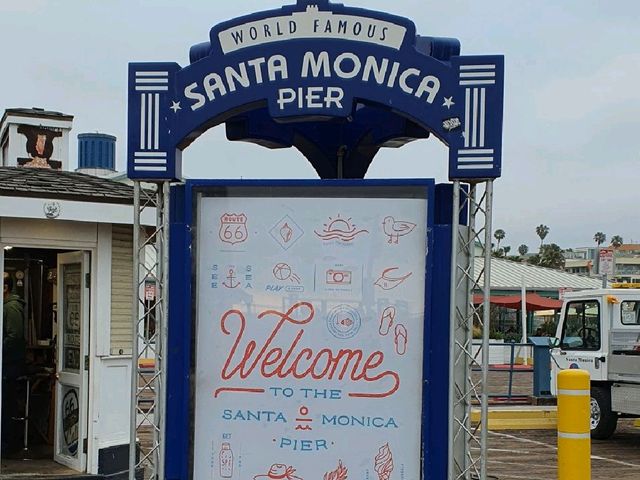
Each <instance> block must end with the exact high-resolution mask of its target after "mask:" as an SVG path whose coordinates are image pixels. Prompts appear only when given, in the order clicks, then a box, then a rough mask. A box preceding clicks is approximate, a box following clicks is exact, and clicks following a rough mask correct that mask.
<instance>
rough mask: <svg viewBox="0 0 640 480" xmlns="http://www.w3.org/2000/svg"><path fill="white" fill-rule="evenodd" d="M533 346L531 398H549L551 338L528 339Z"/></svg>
mask: <svg viewBox="0 0 640 480" xmlns="http://www.w3.org/2000/svg"><path fill="white" fill-rule="evenodd" d="M529 343H531V344H532V345H533V396H534V397H548V396H551V354H550V352H549V349H550V348H551V338H549V337H529Z"/></svg>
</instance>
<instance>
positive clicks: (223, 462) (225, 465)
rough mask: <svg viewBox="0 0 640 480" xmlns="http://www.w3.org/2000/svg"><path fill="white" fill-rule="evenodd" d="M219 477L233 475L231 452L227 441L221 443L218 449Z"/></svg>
mask: <svg viewBox="0 0 640 480" xmlns="http://www.w3.org/2000/svg"><path fill="white" fill-rule="evenodd" d="M220 477H222V478H231V477H233V452H232V451H231V445H230V444H228V443H223V444H222V449H221V450H220Z"/></svg>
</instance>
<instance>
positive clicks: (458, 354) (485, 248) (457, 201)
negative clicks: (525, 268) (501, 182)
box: [448, 180, 493, 480]
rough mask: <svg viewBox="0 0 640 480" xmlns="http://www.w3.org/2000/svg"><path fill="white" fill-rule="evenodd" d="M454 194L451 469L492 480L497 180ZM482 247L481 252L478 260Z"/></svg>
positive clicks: (457, 188)
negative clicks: (476, 345) (476, 332)
mask: <svg viewBox="0 0 640 480" xmlns="http://www.w3.org/2000/svg"><path fill="white" fill-rule="evenodd" d="M453 191H454V194H453V219H452V226H453V228H452V250H451V253H452V264H451V265H452V270H453V271H452V275H451V298H450V306H451V307H450V316H451V318H450V352H451V355H450V374H449V375H450V376H449V378H450V382H449V399H450V410H449V418H450V427H449V465H448V470H449V478H451V479H455V480H467V479H469V478H479V479H483V480H484V479H486V478H487V477H486V472H487V465H486V452H487V426H488V405H489V403H488V398H489V397H488V381H487V379H488V364H489V332H490V325H489V322H490V309H489V306H490V304H489V296H490V291H491V283H490V278H491V218H492V209H493V205H492V203H493V181H492V180H488V181H485V182H476V183H471V184H469V185H468V191H467V189H466V188H465V187H463V185H462V184H461V182H459V181H455V182H454V187H453ZM467 210H468V226H464V225H461V222H460V217H461V216H462V215H463V214H464V213H465V212H466V211H467ZM478 224H480V227H477V226H476V225H478ZM477 248H480V250H481V251H480V252H479V253H478V254H477V255H476V250H477ZM474 257H479V258H482V268H481V269H480V271H475V268H474ZM473 292H480V294H481V295H483V303H482V304H481V305H477V306H476V305H473V301H472V295H473ZM474 322H477V323H478V324H479V325H480V326H481V327H482V346H481V348H480V350H479V352H478V354H477V355H481V356H482V361H478V358H477V356H474V355H473V353H472V344H473V325H474ZM474 367H477V368H478V369H480V370H481V377H480V379H479V380H478V379H475V378H473V377H472V372H473V369H474ZM474 404H475V405H480V414H481V415H480V422H479V424H478V425H472V424H471V409H472V407H473V406H474ZM474 452H478V453H474Z"/></svg>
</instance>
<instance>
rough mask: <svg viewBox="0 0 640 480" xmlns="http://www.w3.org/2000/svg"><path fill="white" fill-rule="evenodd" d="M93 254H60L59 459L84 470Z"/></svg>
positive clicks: (58, 460) (56, 428)
mask: <svg viewBox="0 0 640 480" xmlns="http://www.w3.org/2000/svg"><path fill="white" fill-rule="evenodd" d="M89 285H90V279H89V253H87V252H72V253H63V254H60V255H58V341H57V365H56V370H57V371H56V379H57V383H56V423H55V430H56V431H55V445H54V447H55V452H54V459H55V461H56V462H58V463H61V464H63V465H67V466H68V467H70V468H73V469H74V470H78V471H80V472H83V471H84V470H85V469H86V463H87V461H86V452H85V448H86V446H85V444H84V439H85V438H86V432H87V400H86V399H87V390H88V389H87V386H88V376H89V371H88V370H89V368H88V367H89V365H88V358H89V357H88V355H89V342H88V338H89V335H88V333H89V298H90V297H89V294H90V290H89Z"/></svg>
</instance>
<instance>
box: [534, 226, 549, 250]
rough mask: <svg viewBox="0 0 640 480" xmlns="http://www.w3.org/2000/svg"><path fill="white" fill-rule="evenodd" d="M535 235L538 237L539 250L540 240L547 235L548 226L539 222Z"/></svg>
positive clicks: (542, 240)
mask: <svg viewBox="0 0 640 480" xmlns="http://www.w3.org/2000/svg"><path fill="white" fill-rule="evenodd" d="M536 235H538V236H539V237H540V250H542V245H543V243H542V242H544V239H545V238H546V237H547V235H549V227H547V226H546V225H543V224H542V223H541V224H540V225H538V226H537V227H536Z"/></svg>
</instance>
